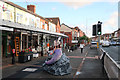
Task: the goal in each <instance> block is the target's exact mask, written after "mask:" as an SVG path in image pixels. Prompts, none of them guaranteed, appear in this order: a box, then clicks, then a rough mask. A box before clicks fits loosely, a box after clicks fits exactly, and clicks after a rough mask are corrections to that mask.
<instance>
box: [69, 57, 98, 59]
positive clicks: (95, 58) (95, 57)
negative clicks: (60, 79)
mask: <svg viewBox="0 0 120 80" xmlns="http://www.w3.org/2000/svg"><path fill="white" fill-rule="evenodd" d="M67 57H69V58H83V59H84V58H87V59H98V58H99V57H98V56H95V57H83V56H67Z"/></svg>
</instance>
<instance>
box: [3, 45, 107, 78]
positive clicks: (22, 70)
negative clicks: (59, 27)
mask: <svg viewBox="0 0 120 80" xmlns="http://www.w3.org/2000/svg"><path fill="white" fill-rule="evenodd" d="M64 53H65V54H66V55H67V56H68V57H69V58H70V64H71V66H72V72H71V74H68V75H64V76H54V75H51V74H49V73H47V72H46V71H44V70H43V68H42V64H43V63H44V61H45V60H46V58H47V56H43V57H39V58H34V59H33V60H32V61H29V62H26V63H16V64H14V65H11V64H8V65H7V66H6V65H5V66H3V67H2V77H3V79H6V78H8V79H13V78H14V79H23V78H24V79H30V78H32V79H44V78H45V79H46V78H48V79H51V78H52V79H53V78H54V79H58V78H59V79H73V80H74V79H91V80H92V79H93V78H94V79H99V80H102V79H104V80H106V79H107V80H108V77H107V74H106V72H105V70H104V68H103V65H102V62H101V61H100V59H99V55H100V54H99V52H98V50H96V49H90V48H89V46H86V47H84V51H83V53H80V49H79V48H78V49H77V50H74V51H72V52H67V50H65V51H64ZM26 70H27V71H26Z"/></svg>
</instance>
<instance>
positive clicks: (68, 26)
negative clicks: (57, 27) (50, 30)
mask: <svg viewBox="0 0 120 80" xmlns="http://www.w3.org/2000/svg"><path fill="white" fill-rule="evenodd" d="M61 25H65V26H67V27H68V28H70V29H74V28H72V27H69V26H68V25H66V24H64V23H62V24H61Z"/></svg>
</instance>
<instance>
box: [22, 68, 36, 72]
mask: <svg viewBox="0 0 120 80" xmlns="http://www.w3.org/2000/svg"><path fill="white" fill-rule="evenodd" d="M36 70H37V68H26V69H24V70H22V71H26V72H35V71H36Z"/></svg>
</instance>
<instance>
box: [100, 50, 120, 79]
mask: <svg viewBox="0 0 120 80" xmlns="http://www.w3.org/2000/svg"><path fill="white" fill-rule="evenodd" d="M101 52H102V55H101V57H100V59H101V60H102V63H103V65H104V68H105V70H106V73H107V75H108V77H109V78H110V79H113V78H114V79H118V80H120V64H118V63H117V62H116V61H114V60H113V59H112V58H111V57H110V56H109V54H108V53H107V52H105V51H104V50H103V49H102V48H101Z"/></svg>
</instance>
